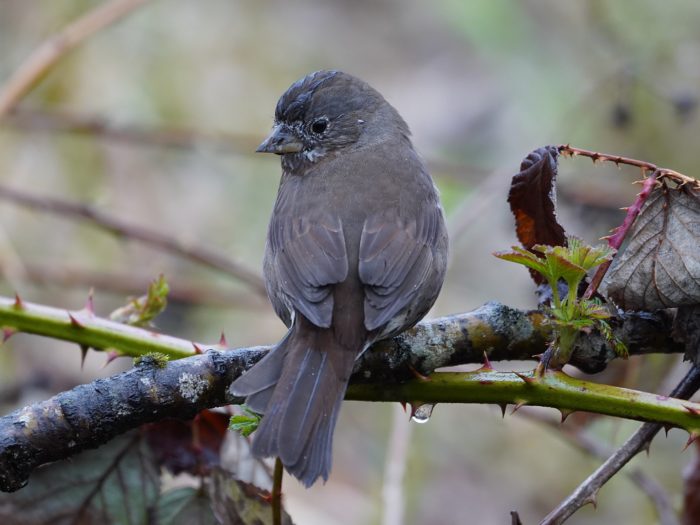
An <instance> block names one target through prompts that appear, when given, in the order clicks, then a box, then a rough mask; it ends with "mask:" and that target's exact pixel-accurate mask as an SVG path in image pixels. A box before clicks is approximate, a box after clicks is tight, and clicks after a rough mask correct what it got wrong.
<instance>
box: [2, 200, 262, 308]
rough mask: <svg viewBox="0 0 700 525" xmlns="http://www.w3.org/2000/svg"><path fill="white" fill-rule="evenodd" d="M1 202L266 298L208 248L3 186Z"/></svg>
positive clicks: (258, 283)
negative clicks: (163, 256) (219, 276)
mask: <svg viewBox="0 0 700 525" xmlns="http://www.w3.org/2000/svg"><path fill="white" fill-rule="evenodd" d="M0 199H5V200H6V201H8V202H12V203H13V204H17V205H19V206H24V207H26V208H30V209H33V210H37V211H41V212H45V213H53V214H55V215H60V216H63V217H68V218H71V219H75V220H82V221H85V222H89V223H91V224H93V225H94V226H98V227H99V228H102V229H103V230H106V231H108V232H111V233H113V234H115V235H118V236H121V237H125V238H128V239H134V240H137V241H140V242H142V243H144V244H148V245H149V246H152V247H155V248H159V249H161V250H163V251H166V252H169V253H174V254H176V255H179V256H180V257H184V258H186V259H189V260H191V261H194V262H197V263H199V264H202V265H204V266H208V267H209V268H214V269H216V270H219V271H222V272H224V273H226V274H228V275H230V276H232V277H235V278H236V279H239V280H240V281H242V282H244V283H246V284H247V285H249V286H250V287H251V288H252V289H253V290H254V291H255V292H257V293H258V294H259V295H260V296H262V297H265V296H266V292H265V284H264V283H263V280H262V278H261V277H260V276H259V275H258V274H257V273H255V272H253V271H252V270H249V269H248V268H246V267H244V266H243V265H242V264H240V263H238V262H236V261H233V260H231V259H229V258H227V257H225V256H224V255H222V254H220V253H217V252H215V251H213V250H210V249H208V248H205V247H201V246H200V247H196V246H189V245H187V244H185V243H183V242H181V241H179V240H177V239H175V238H172V237H169V236H167V235H164V234H162V233H160V232H156V231H153V230H149V229H146V228H143V227H141V226H136V225H132V224H127V223H126V222H124V221H122V220H121V219H118V218H117V217H113V216H111V215H107V214H106V213H103V212H101V211H99V210H97V209H95V208H92V207H90V206H87V205H85V204H79V203H73V202H69V201H65V200H62V199H56V198H53V197H37V196H34V195H30V194H28V193H24V192H22V191H19V190H15V189H11V188H8V187H4V186H0Z"/></svg>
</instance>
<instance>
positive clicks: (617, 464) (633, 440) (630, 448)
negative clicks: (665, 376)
mask: <svg viewBox="0 0 700 525" xmlns="http://www.w3.org/2000/svg"><path fill="white" fill-rule="evenodd" d="M698 388H700V368H698V367H697V366H693V367H692V368H691V369H690V370H689V371H688V373H687V374H686V376H685V377H684V378H683V380H682V381H681V382H680V384H679V385H678V386H677V387H676V388H675V389H674V390H673V392H671V396H672V397H674V398H678V399H688V398H690V396H692V395H693V394H694V393H695V392H696V391H697V390H698ZM661 428H662V425H660V424H658V423H645V424H643V425H642V426H641V427H640V428H639V430H637V431H636V432H635V433H634V434H632V436H630V437H629V438H628V439H627V441H625V443H624V444H623V445H622V446H621V447H620V448H619V449H617V450H616V451H615V453H614V454H613V455H612V456H610V457H609V458H608V459H607V460H606V461H605V463H603V464H602V465H601V466H600V467H598V469H597V470H596V471H595V472H593V474H591V475H590V476H588V478H586V480H585V481H584V482H583V483H581V484H580V485H579V486H578V487H577V488H576V490H574V492H572V493H571V494H570V495H569V496H568V497H567V498H566V499H564V500H563V501H562V502H561V503H560V504H559V505H558V506H557V507H556V508H555V509H554V510H553V511H552V512H550V513H549V514H548V515H547V516H546V517H545V518H544V519H543V520H542V522H541V524H540V525H558V524H561V523H564V522H565V521H566V520H567V519H568V518H570V517H571V516H572V515H573V514H574V513H575V512H576V511H577V510H578V509H580V508H581V507H583V506H584V505H586V504H588V503H595V501H596V496H597V494H598V491H599V490H600V488H601V487H602V486H603V485H605V483H607V482H608V481H609V480H610V478H612V477H613V476H614V475H615V474H617V472H618V471H619V470H620V469H621V468H622V467H624V466H625V465H626V464H627V463H628V462H629V460H631V459H632V458H633V457H634V456H636V455H637V454H638V453H639V452H641V451H642V450H644V449H647V448H648V447H649V444H650V443H651V440H652V439H653V438H654V436H656V434H657V433H658V432H659V430H661Z"/></svg>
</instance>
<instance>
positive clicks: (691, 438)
mask: <svg viewBox="0 0 700 525" xmlns="http://www.w3.org/2000/svg"><path fill="white" fill-rule="evenodd" d="M696 439H698V433H697V432H691V433H690V435H689V436H688V441H686V443H685V446H684V447H683V452H685V451H686V449H687V448H688V447H689V446H690V445H692V444H693V442H694V441H695V440H696Z"/></svg>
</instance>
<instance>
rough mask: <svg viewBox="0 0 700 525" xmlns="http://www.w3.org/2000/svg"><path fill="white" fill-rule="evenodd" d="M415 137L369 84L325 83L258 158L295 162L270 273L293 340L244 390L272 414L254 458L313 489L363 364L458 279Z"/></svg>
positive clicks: (287, 108) (251, 373)
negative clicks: (449, 275)
mask: <svg viewBox="0 0 700 525" xmlns="http://www.w3.org/2000/svg"><path fill="white" fill-rule="evenodd" d="M409 136H410V132H409V130H408V126H407V125H406V123H405V122H404V120H403V119H402V118H401V116H400V115H399V114H398V112H397V111H396V109H394V108H393V107H392V106H391V105H390V104H389V103H388V102H387V101H386V100H384V97H382V95H380V94H379V93H378V92H377V91H376V90H374V89H373V88H372V87H370V86H369V85H368V84H366V83H365V82H363V81H362V80H360V79H358V78H355V77H353V76H351V75H348V74H346V73H342V72H340V71H317V72H315V73H311V74H310V75H308V76H306V77H305V78H302V79H301V80H299V81H297V82H295V83H294V84H292V86H291V87H290V88H289V89H288V90H287V92H286V93H284V95H282V97H281V98H280V100H279V102H278V103H277V108H276V110H275V125H274V129H273V131H272V133H271V134H270V136H269V137H268V138H267V139H266V140H265V141H264V142H263V143H262V144H261V145H260V147H259V148H258V150H257V151H259V152H267V153H276V154H278V155H281V157H282V179H281V182H280V186H279V191H278V194H277V201H276V202H275V207H274V210H273V212H272V218H271V219H270V226H269V230H268V236H267V246H266V249H265V258H264V274H265V282H266V286H267V293H268V296H269V297H270V301H271V302H272V305H273V307H274V309H275V312H276V313H277V315H278V316H279V317H280V318H281V319H282V320H283V321H284V323H285V324H286V325H287V326H288V327H289V331H288V332H287V334H286V335H285V336H284V338H283V339H282V340H281V341H280V342H279V343H278V344H277V346H275V348H274V349H272V350H271V351H270V352H269V353H268V354H267V355H266V356H265V357H264V358H263V359H262V360H261V361H260V362H259V363H257V364H256V365H255V366H253V367H252V368H251V369H250V370H248V371H247V372H246V373H244V374H243V375H242V376H241V377H240V378H239V379H237V380H236V381H235V382H234V383H233V384H232V386H231V391H232V393H233V394H234V395H237V396H245V397H247V399H246V403H247V404H248V406H250V408H252V409H253V410H255V411H256V412H259V413H262V414H264V417H263V418H262V421H261V422H260V426H259V427H258V429H257V432H256V434H255V437H254V440H253V449H252V450H253V454H254V455H255V456H257V457H268V456H278V457H279V458H280V459H281V461H282V463H283V464H284V466H285V468H286V469H287V471H288V472H289V473H290V474H292V475H294V476H296V477H297V478H298V479H299V480H300V481H301V482H302V483H304V484H305V485H306V486H307V487H308V486H310V485H312V484H313V483H314V482H315V481H316V480H317V479H318V478H319V477H323V479H324V480H327V479H328V474H329V473H330V470H331V461H332V452H331V449H332V442H333V429H334V427H335V424H336V420H337V418H338V412H339V411H340V405H341V403H342V401H343V398H344V396H345V390H346V388H347V384H348V381H349V379H350V375H351V373H352V369H353V364H354V363H355V360H356V359H357V358H358V356H360V354H362V352H364V351H365V350H366V349H367V347H369V346H370V345H371V344H372V343H374V342H375V341H378V340H380V339H386V338H388V337H392V336H394V335H396V334H398V333H400V332H402V331H403V330H406V329H407V328H410V327H411V326H413V325H414V324H415V323H417V322H418V321H419V320H420V319H421V318H422V317H423V316H424V315H425V314H426V313H427V312H428V310H429V309H430V308H431V306H432V305H433V303H434V302H435V299H436V298H437V295H438V293H439V291H440V288H441V286H442V282H443V279H444V277H445V270H446V266H447V250H448V243H447V232H446V229H445V223H444V217H443V211H442V208H441V206H440V201H439V198H438V192H437V189H436V188H435V185H434V184H433V181H432V179H431V178H430V175H429V174H428V172H427V171H426V168H425V165H424V164H423V162H422V160H421V159H420V157H419V156H418V154H417V153H416V151H415V150H414V149H413V145H412V144H411V141H410V138H409Z"/></svg>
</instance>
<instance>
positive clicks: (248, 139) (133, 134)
mask: <svg viewBox="0 0 700 525" xmlns="http://www.w3.org/2000/svg"><path fill="white" fill-rule="evenodd" d="M1 123H2V124H7V125H10V126H14V127H15V128H17V129H20V130H27V131H39V132H50V133H74V134H79V135H85V136H90V137H96V138H103V139H108V140H113V141H117V142H120V143H122V144H128V145H131V146H140V147H143V146H147V147H162V148H178V149H197V148H199V147H206V148H212V149H214V150H217V151H221V152H233V153H238V154H252V153H254V152H255V149H256V147H257V146H258V144H259V143H260V141H261V140H262V137H259V136H252V135H247V134H238V133H230V132H214V133H212V132H207V131H203V130H198V129H192V128H184V127H176V128H174V127H170V126H168V127H158V126H142V125H137V124H123V123H122V124H117V123H114V122H110V120H109V119H106V118H103V117H99V116H90V115H74V114H70V113H65V112H55V111H45V110H37V109H25V108H19V107H18V108H15V109H13V110H12V112H10V113H8V114H7V115H6V117H5V119H4V120H3V121H2V122H1ZM426 162H427V164H428V167H429V168H430V171H431V173H433V174H440V175H442V176H446V177H449V178H450V179H452V180H456V181H460V182H464V181H470V180H482V179H483V177H485V176H486V175H487V174H488V173H489V172H487V171H486V170H484V169H483V168H481V167H479V166H471V165H466V164H461V163H456V162H449V161H446V160H443V159H436V158H428V159H427V160H426Z"/></svg>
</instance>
